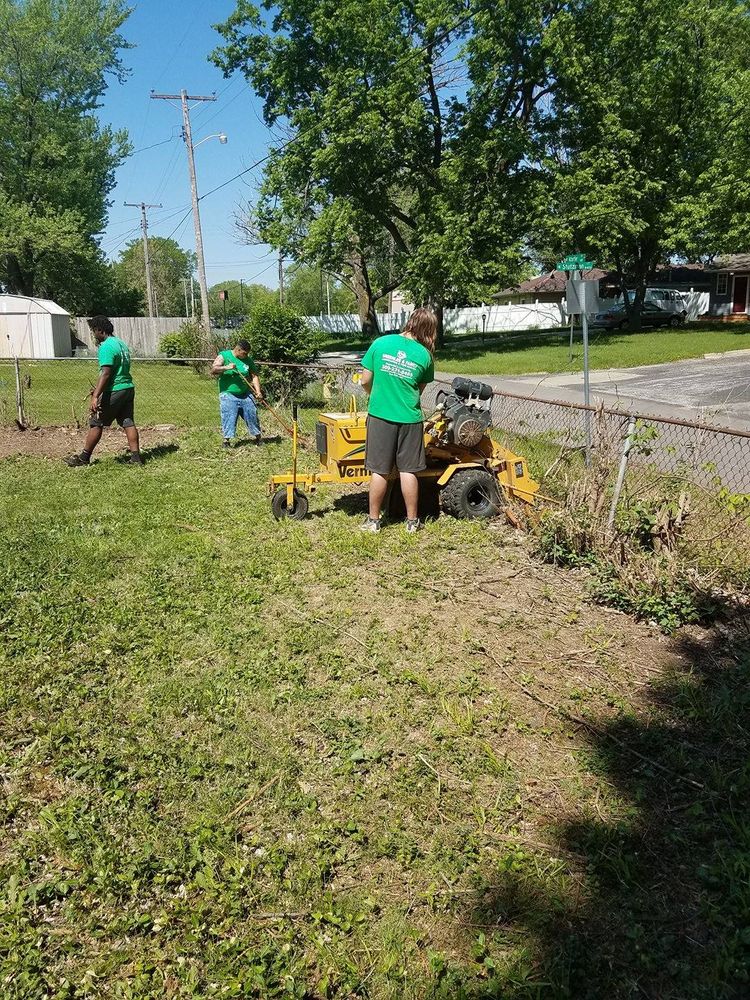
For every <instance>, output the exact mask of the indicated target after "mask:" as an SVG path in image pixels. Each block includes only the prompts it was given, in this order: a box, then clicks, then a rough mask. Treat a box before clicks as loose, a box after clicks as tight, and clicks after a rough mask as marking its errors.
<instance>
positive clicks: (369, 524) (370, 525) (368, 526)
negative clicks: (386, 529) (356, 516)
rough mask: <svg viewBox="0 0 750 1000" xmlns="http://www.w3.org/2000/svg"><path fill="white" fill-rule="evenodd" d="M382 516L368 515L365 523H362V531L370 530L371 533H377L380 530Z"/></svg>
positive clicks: (360, 528) (360, 527)
mask: <svg viewBox="0 0 750 1000" xmlns="http://www.w3.org/2000/svg"><path fill="white" fill-rule="evenodd" d="M380 527H381V525H380V518H374V517H368V518H367V520H366V521H365V523H364V524H360V526H359V530H360V531H369V532H370V534H371V535H377V533H378V532H379V531H380Z"/></svg>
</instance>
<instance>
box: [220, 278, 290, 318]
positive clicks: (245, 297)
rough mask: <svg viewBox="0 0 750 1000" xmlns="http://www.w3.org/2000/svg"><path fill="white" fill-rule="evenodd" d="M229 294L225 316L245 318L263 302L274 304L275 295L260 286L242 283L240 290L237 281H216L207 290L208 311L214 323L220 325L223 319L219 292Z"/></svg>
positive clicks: (222, 305)
mask: <svg viewBox="0 0 750 1000" xmlns="http://www.w3.org/2000/svg"><path fill="white" fill-rule="evenodd" d="M220 291H226V292H228V293H229V298H228V299H227V308H226V315H227V316H232V317H235V316H247V315H249V313H250V312H251V311H252V310H253V309H254V308H255V306H257V305H260V304H261V303H264V302H275V301H276V299H277V297H278V296H277V293H276V292H273V291H271V289H270V288H266V286H265V285H261V284H248V283H247V282H243V283H242V288H241V289H240V283H239V281H236V280H235V279H234V278H232V279H231V280H230V281H217V283H216V284H215V285H212V286H211V288H209V290H208V311H209V313H210V316H211V319H212V320H213V321H214V322H217V323H221V322H223V319H224V302H223V301H222V300H221V299H220V298H219V292H220Z"/></svg>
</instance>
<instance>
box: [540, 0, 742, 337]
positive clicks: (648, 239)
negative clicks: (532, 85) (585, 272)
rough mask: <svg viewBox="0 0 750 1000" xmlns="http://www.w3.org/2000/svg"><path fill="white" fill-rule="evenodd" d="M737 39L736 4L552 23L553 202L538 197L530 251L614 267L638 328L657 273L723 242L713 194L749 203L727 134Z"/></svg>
mask: <svg viewBox="0 0 750 1000" xmlns="http://www.w3.org/2000/svg"><path fill="white" fill-rule="evenodd" d="M748 30H749V28H748V18H747V11H746V9H744V4H738V3H736V2H735V0H688V2H685V0H589V2H588V3H585V4H584V5H583V6H582V7H581V8H580V9H579V10H578V11H577V12H576V13H575V14H574V13H573V12H572V11H563V12H561V13H560V14H559V16H558V17H557V18H556V21H555V29H554V33H553V34H552V35H551V38H550V50H551V59H552V65H553V75H554V78H555V81H556V88H555V97H554V127H553V128H551V129H550V132H549V137H548V143H547V150H546V161H545V168H546V171H547V176H548V183H547V185H546V190H552V191H553V198H552V201H551V203H550V201H549V200H548V199H547V198H541V199H540V201H539V205H540V208H541V212H540V217H539V220H538V228H537V243H538V247H539V249H540V253H541V255H542V256H546V257H549V256H553V255H556V254H557V253H564V252H567V251H569V250H584V251H587V252H588V254H590V255H591V256H592V257H593V258H594V259H595V260H596V262H597V263H598V264H601V265H603V266H605V267H606V266H612V267H614V269H615V270H616V271H617V272H618V275H619V279H620V285H621V287H622V288H623V289H625V288H628V289H633V290H634V295H633V296H632V299H631V297H629V296H627V295H626V296H625V305H626V308H627V310H628V313H629V318H630V321H631V325H632V326H634V327H636V328H637V327H638V326H640V316H641V309H642V304H643V299H644V294H645V286H646V282H647V278H648V275H649V274H651V273H652V272H653V271H654V269H655V268H656V267H657V265H658V264H660V263H662V262H665V261H667V260H669V259H670V258H671V257H673V256H676V255H682V254H691V255H692V254H694V253H696V251H697V252H698V253H702V254H703V255H705V254H706V253H710V252H711V251H715V249H718V247H719V245H720V244H721V243H723V242H724V239H723V232H726V228H727V211H726V209H727V204H728V203H731V198H726V199H724V200H723V201H722V199H717V197H716V195H717V190H722V189H723V190H724V192H725V193H726V194H728V193H729V191H736V190H737V189H738V188H740V189H741V188H742V187H745V193H747V187H746V184H745V177H746V171H747V167H746V164H747V152H748V144H747V131H745V137H744V139H743V141H742V143H741V145H742V148H743V155H739V156H738V155H735V156H734V157H732V156H730V155H728V150H729V147H730V145H731V139H730V136H731V135H732V134H733V135H734V137H735V138H737V137H738V133H737V131H736V130H735V131H734V133H732V131H731V130H730V128H729V127H728V126H729V122H730V120H731V119H732V118H734V117H735V116H736V107H737V102H738V99H740V98H739V91H738V88H737V83H736V81H737V77H738V75H739V73H740V71H741V70H742V68H743V67H744V72H743V73H742V76H743V79H744V81H745V83H746V82H747V52H748V41H750V39H749V37H748ZM741 101H742V103H743V104H744V106H745V108H746V107H747V94H746V92H745V94H744V95H742V97H741ZM747 121H748V116H747V114H745V115H744V123H745V127H746V125H747ZM719 178H721V180H722V182H723V183H722V186H721V188H717V187H715V186H714V183H715V182H717V181H718V180H719ZM712 182H714V183H712ZM722 230H723V232H722ZM745 238H746V239H747V237H745Z"/></svg>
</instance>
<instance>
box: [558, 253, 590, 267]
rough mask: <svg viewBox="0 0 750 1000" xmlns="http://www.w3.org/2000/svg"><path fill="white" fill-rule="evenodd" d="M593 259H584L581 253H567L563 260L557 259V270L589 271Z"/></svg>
mask: <svg viewBox="0 0 750 1000" xmlns="http://www.w3.org/2000/svg"><path fill="white" fill-rule="evenodd" d="M593 266H594V263H593V261H590V260H586V258H585V257H584V255H583V254H582V253H573V254H569V255H568V256H567V257H566V258H565V259H564V260H561V261H558V264H557V270H558V271H590V270H591V268H592V267H593Z"/></svg>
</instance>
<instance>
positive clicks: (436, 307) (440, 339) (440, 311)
mask: <svg viewBox="0 0 750 1000" xmlns="http://www.w3.org/2000/svg"><path fill="white" fill-rule="evenodd" d="M430 308H431V309H432V311H433V312H434V313H435V317H436V318H437V336H436V337H435V346H436V347H445V315H444V312H445V310H444V308H443V301H442V299H431V300H430Z"/></svg>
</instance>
